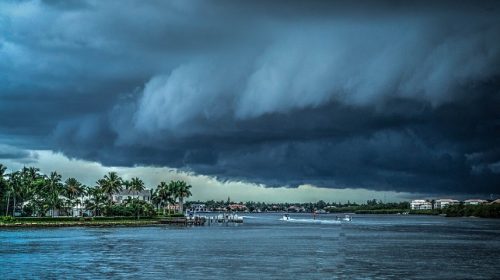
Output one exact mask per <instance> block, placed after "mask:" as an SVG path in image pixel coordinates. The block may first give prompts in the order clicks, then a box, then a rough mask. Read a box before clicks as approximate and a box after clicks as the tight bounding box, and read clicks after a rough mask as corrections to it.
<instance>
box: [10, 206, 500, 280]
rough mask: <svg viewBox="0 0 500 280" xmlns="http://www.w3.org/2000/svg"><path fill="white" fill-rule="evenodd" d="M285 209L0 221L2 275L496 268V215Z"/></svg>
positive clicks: (488, 273)
mask: <svg viewBox="0 0 500 280" xmlns="http://www.w3.org/2000/svg"><path fill="white" fill-rule="evenodd" d="M291 217H293V218H296V219H300V221H296V222H285V221H280V220H279V219H280V218H281V215H274V214H259V215H252V216H250V217H248V218H246V219H245V223H244V224H243V225H238V226H234V225H233V226H231V225H230V226H225V225H222V226H204V227H188V228H185V227H171V226H152V227H135V228H129V227H107V228H104V227H94V228H53V229H51V228H49V229H8V230H5V229H0V260H1V265H0V278H1V279H26V278H42V279H56V278H57V279H67V278H81V279H102V278H116V279H122V278H127V279H128V278H130V279H134V278H135V279H157V277H161V278H160V279H237V278H240V279H250V278H253V279H335V278H341V279H359V278H361V279H372V278H377V279H386V278H387V279H401V278H406V279H435V278H441V279H495V278H496V279H498V278H497V277H499V276H498V269H499V268H500V261H499V259H500V220H489V219H474V218H444V217H429V216H379V215H366V216H364V215H354V217H353V221H352V222H351V223H343V224H340V225H339V224H336V223H332V222H324V223H318V222H311V220H310V217H311V216H310V215H299V214H296V215H294V214H292V215H291ZM334 218H335V215H322V216H320V217H319V219H325V220H330V221H331V220H333V219H334ZM152 277H155V278H152Z"/></svg>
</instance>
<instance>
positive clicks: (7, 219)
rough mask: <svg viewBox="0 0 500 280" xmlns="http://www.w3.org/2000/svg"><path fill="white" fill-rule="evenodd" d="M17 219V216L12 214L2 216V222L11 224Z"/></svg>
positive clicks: (0, 221) (0, 220) (0, 219)
mask: <svg viewBox="0 0 500 280" xmlns="http://www.w3.org/2000/svg"><path fill="white" fill-rule="evenodd" d="M15 221H16V218H14V217H12V216H3V217H1V218H0V223H4V224H9V223H13V222H15Z"/></svg>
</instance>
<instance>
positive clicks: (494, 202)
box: [490, 198, 500, 204]
mask: <svg viewBox="0 0 500 280" xmlns="http://www.w3.org/2000/svg"><path fill="white" fill-rule="evenodd" d="M496 203H500V198H499V199H495V200H493V201H492V202H490V204H496Z"/></svg>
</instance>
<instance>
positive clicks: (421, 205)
mask: <svg viewBox="0 0 500 280" xmlns="http://www.w3.org/2000/svg"><path fill="white" fill-rule="evenodd" d="M410 208H411V210H432V203H430V202H429V201H427V200H425V199H415V200H412V201H411V203H410Z"/></svg>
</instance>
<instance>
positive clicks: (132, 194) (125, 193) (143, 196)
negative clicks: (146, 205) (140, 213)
mask: <svg viewBox="0 0 500 280" xmlns="http://www.w3.org/2000/svg"><path fill="white" fill-rule="evenodd" d="M128 198H130V199H134V198H137V199H139V200H143V201H147V202H151V191H150V190H143V191H140V192H136V191H130V190H122V191H120V192H118V193H114V194H113V195H112V200H113V202H114V203H118V204H120V203H123V202H124V201H125V200H127V199H128Z"/></svg>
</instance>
